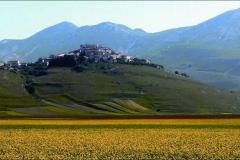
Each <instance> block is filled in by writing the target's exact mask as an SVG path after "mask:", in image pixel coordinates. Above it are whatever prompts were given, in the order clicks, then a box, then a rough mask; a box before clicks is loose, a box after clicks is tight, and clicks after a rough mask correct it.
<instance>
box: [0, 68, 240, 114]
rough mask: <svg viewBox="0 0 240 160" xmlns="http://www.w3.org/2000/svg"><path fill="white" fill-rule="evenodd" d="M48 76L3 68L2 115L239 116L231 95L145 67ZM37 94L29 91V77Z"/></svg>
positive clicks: (52, 71) (54, 70) (234, 96)
mask: <svg viewBox="0 0 240 160" xmlns="http://www.w3.org/2000/svg"><path fill="white" fill-rule="evenodd" d="M47 73H48V74H46V75H43V76H32V75H27V76H24V75H20V74H16V73H12V72H10V71H7V70H0V82H1V83H0V117H7V118H9V117H35V118H36V117H58V118H60V117H99V116H104V117H107V116H111V117H117V116H125V117H126V116H127V117H134V116H135V117H137V116H138V117H139V116H140V117H143V116H150V117H151V116H159V115H160V116H161V115H176V114H180V115H186V114H190V115H193V114H197V115H198V114H203V115H205V114H206V115H208V114H230V115H231V114H239V113H240V107H239V106H240V99H239V93H230V92H226V91H223V90H220V89H217V88H213V87H209V86H208V85H205V84H202V83H199V82H195V81H192V80H191V79H188V78H184V77H182V76H179V75H175V74H174V73H169V72H166V71H164V70H162V69H158V68H155V67H150V66H144V65H141V66H140V65H129V64H108V63H89V64H87V66H86V68H85V69H84V70H83V71H82V72H76V71H74V70H72V69H71V68H66V67H65V68H62V67H54V68H49V69H48V70H47ZM24 77H25V78H28V82H31V84H32V87H33V88H34V93H32V94H28V93H27V92H26V90H24V87H23V86H24V84H25V78H24Z"/></svg>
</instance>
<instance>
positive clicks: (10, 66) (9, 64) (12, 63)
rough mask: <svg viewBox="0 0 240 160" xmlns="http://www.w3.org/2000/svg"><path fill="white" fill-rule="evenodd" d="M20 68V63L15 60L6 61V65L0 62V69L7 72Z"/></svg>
mask: <svg viewBox="0 0 240 160" xmlns="http://www.w3.org/2000/svg"><path fill="white" fill-rule="evenodd" d="M20 66H21V63H20V61H18V60H15V61H8V62H6V63H4V62H0V69H9V70H13V69H17V68H19V67H20Z"/></svg>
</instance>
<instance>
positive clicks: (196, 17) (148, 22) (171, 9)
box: [0, 1, 240, 40]
mask: <svg viewBox="0 0 240 160" xmlns="http://www.w3.org/2000/svg"><path fill="white" fill-rule="evenodd" d="M238 8H240V2H238V1H195V2H193V1H90V2H89V1H49V2H47V1H36V2H34V1H10V2H7V1H0V40H1V39H23V38H27V37H29V36H31V35H32V34H34V33H36V32H38V31H40V30H42V29H44V28H46V27H49V26H52V25H54V24H57V23H60V22H62V21H69V22H72V23H74V24H76V25H77V26H83V25H94V24H98V23H101V22H105V21H110V22H114V23H119V24H124V25H127V26H128V27H130V28H141V29H143V30H145V31H147V32H159V31H163V30H167V29H171V28H178V27H185V26H191V25H196V24H198V23H201V22H203V21H205V20H207V19H209V18H212V17H215V16H217V15H219V14H221V13H224V12H226V11H229V10H233V9H238Z"/></svg>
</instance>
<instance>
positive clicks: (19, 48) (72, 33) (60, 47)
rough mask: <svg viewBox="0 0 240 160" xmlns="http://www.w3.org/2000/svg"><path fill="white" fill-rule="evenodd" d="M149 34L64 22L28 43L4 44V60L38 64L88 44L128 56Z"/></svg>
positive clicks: (108, 25) (0, 49)
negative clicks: (36, 61)
mask: <svg viewBox="0 0 240 160" xmlns="http://www.w3.org/2000/svg"><path fill="white" fill-rule="evenodd" d="M145 34H147V33H146V32H144V31H143V30H140V29H135V30H132V29H130V28H128V27H126V26H124V25H121V24H114V23H111V22H104V23H100V24H98V25H94V26H83V27H77V26H75V25H74V24H72V23H69V22H62V23H59V24H56V25H54V26H51V27H49V28H46V29H44V30H42V31H40V32H38V33H36V34H34V35H33V36H31V37H29V38H27V39H23V40H2V41H0V59H2V60H10V59H20V60H21V61H35V60H37V59H38V58H39V57H46V56H49V55H50V54H57V53H61V52H66V51H69V50H73V49H76V48H79V46H80V44H85V43H95V44H103V45H106V46H110V47H112V48H114V49H116V50H119V51H122V52H128V50H129V48H131V46H132V45H134V43H135V41H137V40H138V39H140V38H141V37H143V36H144V35H145Z"/></svg>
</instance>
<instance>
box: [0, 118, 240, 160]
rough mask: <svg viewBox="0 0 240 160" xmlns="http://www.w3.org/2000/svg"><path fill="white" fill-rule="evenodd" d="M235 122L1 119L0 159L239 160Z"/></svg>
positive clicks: (239, 135) (239, 121)
mask: <svg viewBox="0 0 240 160" xmlns="http://www.w3.org/2000/svg"><path fill="white" fill-rule="evenodd" d="M239 128H240V119H165V120H164V119H151V120H150V119H135V120H129V119H128V120H126V119H125V120H124V119H123V120H99V119H98V120H73V119H54V120H53V119H52V120H49V119H25V120H23V119H22V120H21V119H16V120H0V144H1V145H0V159H238V158H239V157H240V148H239V143H240V130H239Z"/></svg>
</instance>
